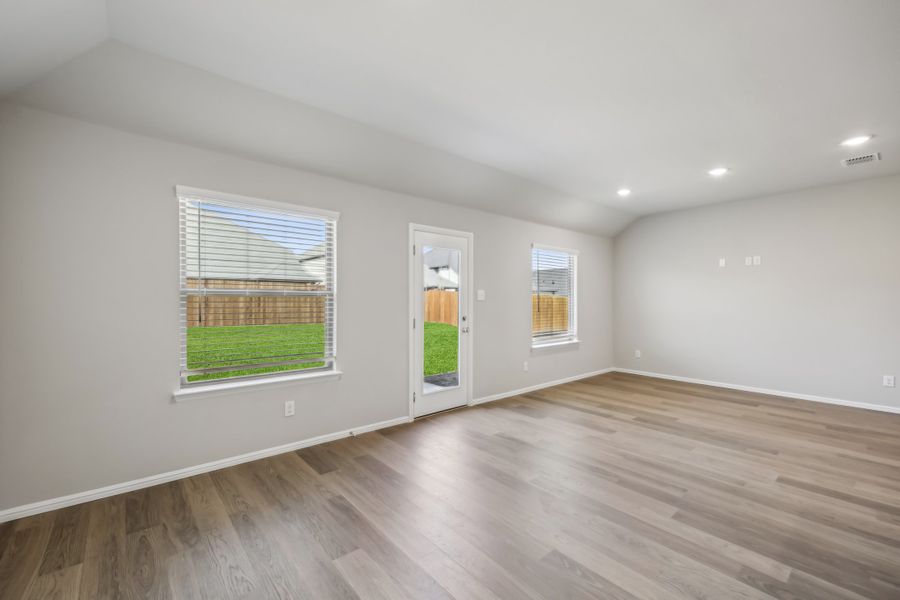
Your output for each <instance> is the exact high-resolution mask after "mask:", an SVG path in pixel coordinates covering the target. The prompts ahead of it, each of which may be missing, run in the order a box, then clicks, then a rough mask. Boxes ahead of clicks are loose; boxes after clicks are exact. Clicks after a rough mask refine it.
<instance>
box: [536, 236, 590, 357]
mask: <svg viewBox="0 0 900 600" xmlns="http://www.w3.org/2000/svg"><path fill="white" fill-rule="evenodd" d="M535 250H550V251H551V252H564V253H566V254H568V255H570V256H571V257H572V258H573V259H574V261H575V268H574V272H573V273H572V298H573V299H574V304H575V308H574V310H573V311H572V328H571V329H572V333H571V335H570V336H567V337H565V338H562V337H560V338H557V339H551V340H548V341H543V342H542V341H540V340H537V341H535V337H534V330H532V331H531V350H532V352H533V351H540V350H549V349H551V348H560V349H562V348H565V347H570V348H576V349H577V348H578V347H579V345H580V344H581V339H580V338H579V337H578V254H579V252H578V250H576V249H574V248H564V247H561V246H551V245H549V244H539V243H537V242H532V243H531V256H530V258H531V260H532V261H533V260H534V251H535ZM531 278H532V281H533V278H534V271H532V275H531ZM529 288H530V284H529ZM530 291H531V293H532V294H533V293H534V290H533V289H530ZM529 300H531V298H529Z"/></svg>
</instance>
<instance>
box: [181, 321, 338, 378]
mask: <svg viewBox="0 0 900 600" xmlns="http://www.w3.org/2000/svg"><path fill="white" fill-rule="evenodd" d="M324 352H325V333H324V327H323V325H322V324H321V323H308V324H296V325H244V326H236V327H190V328H188V336H187V363H188V368H189V369H203V368H207V367H227V366H230V365H242V364H247V363H248V362H253V361H262V362H279V361H281V360H291V358H294V357H296V356H297V355H302V356H305V357H309V358H316V357H318V356H321V355H322V354H323V353H324ZM269 356H272V357H285V358H271V359H268V358H262V359H260V358H259V357H269ZM324 365H325V363H321V362H314V363H306V364H302V365H284V366H280V367H265V368H261V369H242V370H236V371H224V372H220V373H208V374H205V375H191V376H190V377H188V381H206V380H209V379H222V378H223V377H238V376H241V375H261V374H263V373H275V372H278V371H294V370H297V369H313V368H315V367H322V366H324Z"/></svg>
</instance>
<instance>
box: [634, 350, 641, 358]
mask: <svg viewBox="0 0 900 600" xmlns="http://www.w3.org/2000/svg"><path fill="white" fill-rule="evenodd" d="M634 357H635V358H640V357H641V351H640V350H635V351H634Z"/></svg>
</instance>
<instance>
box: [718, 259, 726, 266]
mask: <svg viewBox="0 0 900 600" xmlns="http://www.w3.org/2000/svg"><path fill="white" fill-rule="evenodd" d="M719 266H720V267H724V266H725V259H724V258H720V259H719Z"/></svg>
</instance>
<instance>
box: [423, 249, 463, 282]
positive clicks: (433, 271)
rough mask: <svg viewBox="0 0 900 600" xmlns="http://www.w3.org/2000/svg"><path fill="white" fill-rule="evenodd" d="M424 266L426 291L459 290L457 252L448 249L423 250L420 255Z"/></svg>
mask: <svg viewBox="0 0 900 600" xmlns="http://www.w3.org/2000/svg"><path fill="white" fill-rule="evenodd" d="M422 262H423V263H424V264H425V277H424V282H423V283H424V286H425V288H426V289H433V288H441V289H445V290H446V289H451V290H456V289H459V252H458V251H457V250H450V249H448V248H425V250H424V252H423V253H422Z"/></svg>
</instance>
